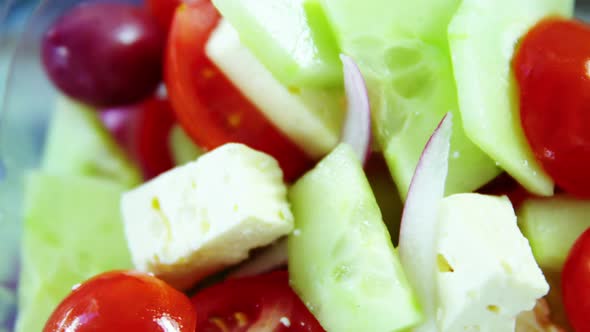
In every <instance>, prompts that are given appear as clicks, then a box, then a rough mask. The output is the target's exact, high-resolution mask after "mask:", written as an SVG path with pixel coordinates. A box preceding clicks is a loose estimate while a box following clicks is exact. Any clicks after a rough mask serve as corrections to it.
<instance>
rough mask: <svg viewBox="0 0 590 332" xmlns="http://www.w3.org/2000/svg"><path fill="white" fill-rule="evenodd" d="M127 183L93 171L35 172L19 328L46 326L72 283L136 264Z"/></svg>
mask: <svg viewBox="0 0 590 332" xmlns="http://www.w3.org/2000/svg"><path fill="white" fill-rule="evenodd" d="M124 190H125V188H124V187H123V186H121V185H119V184H116V183H113V182H112V181H106V180H99V179H94V178H90V177H76V176H63V175H47V174H44V173H33V174H31V175H30V177H29V178H28V182H27V186H26V200H25V210H24V225H23V243H22V252H21V263H22V271H21V275H20V281H19V289H18V293H19V294H18V297H19V299H18V300H19V312H18V320H17V327H16V331H18V332H32V331H41V330H42V329H43V325H44V324H45V321H46V320H47V319H48V318H49V315H50V314H51V312H52V311H53V310H54V309H55V307H56V306H57V305H58V304H59V302H60V301H61V300H62V299H63V298H64V297H65V296H66V295H67V294H68V293H69V292H70V290H71V289H72V286H74V285H76V284H77V283H80V282H82V281H84V280H86V279H88V278H90V277H92V276H94V275H96V274H99V273H101V272H105V271H109V270H115V269H128V268H131V258H130V255H129V251H128V249H127V241H126V240H125V235H124V232H123V223H122V222H121V217H120V213H119V198H120V196H121V193H122V192H123V191H124Z"/></svg>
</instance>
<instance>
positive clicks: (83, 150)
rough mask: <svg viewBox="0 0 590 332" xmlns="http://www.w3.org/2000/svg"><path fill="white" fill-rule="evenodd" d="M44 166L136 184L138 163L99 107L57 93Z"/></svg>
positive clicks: (70, 172) (64, 172) (63, 172)
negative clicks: (107, 125) (102, 117)
mask: <svg viewBox="0 0 590 332" xmlns="http://www.w3.org/2000/svg"><path fill="white" fill-rule="evenodd" d="M44 151H45V152H44V155H43V161H42V166H41V167H42V169H43V170H44V171H47V172H49V173H54V174H64V175H82V176H91V177H97V178H101V179H105V180H109V181H114V182H118V183H121V184H123V185H125V186H127V187H133V186H135V185H137V184H139V183H140V182H141V174H140V171H139V169H138V168H137V166H136V165H134V164H133V163H132V162H131V161H130V159H129V158H127V157H126V156H125V153H124V152H123V150H122V149H121V148H120V147H119V145H118V144H117V142H115V140H114V139H113V137H112V136H111V135H110V133H109V132H108V131H107V129H106V128H105V127H104V126H103V124H102V122H101V121H100V118H99V116H98V113H97V111H96V110H94V109H92V108H90V107H87V106H84V105H82V104H79V103H76V102H74V101H72V100H70V99H67V98H66V97H58V100H57V103H56V109H55V113H54V115H53V118H52V120H51V124H50V126H49V134H48V137H47V143H46V146H45V150H44Z"/></svg>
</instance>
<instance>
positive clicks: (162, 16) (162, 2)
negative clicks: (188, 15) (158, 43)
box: [147, 0, 182, 31]
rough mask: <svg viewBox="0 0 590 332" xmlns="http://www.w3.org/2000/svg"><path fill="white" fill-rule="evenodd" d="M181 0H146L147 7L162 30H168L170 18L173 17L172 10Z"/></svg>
mask: <svg viewBox="0 0 590 332" xmlns="http://www.w3.org/2000/svg"><path fill="white" fill-rule="evenodd" d="M181 2H182V1H181V0H147V8H148V10H149V12H150V13H151V14H152V16H154V17H155V19H156V21H157V22H158V25H160V27H161V28H162V29H164V31H168V29H169V28H170V24H172V18H174V12H175V11H176V8H178V6H179V5H180V3H181Z"/></svg>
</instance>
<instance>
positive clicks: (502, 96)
mask: <svg viewBox="0 0 590 332" xmlns="http://www.w3.org/2000/svg"><path fill="white" fill-rule="evenodd" d="M572 12H573V0H518V1H513V0H464V1H463V3H462V4H461V6H460V7H459V9H458V11H457V13H456V14H455V16H454V17H453V20H452V22H451V24H450V26H449V29H448V36H449V43H450V45H451V53H452V58H453V65H454V72H455V77H456V80H457V86H458V89H459V90H458V91H459V103H460V106H461V116H462V117H463V123H464V126H465V131H466V133H467V135H468V136H469V137H470V138H471V139H472V140H473V142H475V144H477V145H478V146H479V147H480V148H481V149H482V150H484V151H485V152H486V153H488V154H489V155H490V156H491V157H492V158H493V159H494V160H496V161H497V162H498V163H499V164H500V166H501V167H502V168H504V169H505V170H506V171H507V172H508V173H509V174H510V175H511V176H512V177H514V178H515V179H516V180H518V181H519V182H520V183H521V184H522V185H523V186H524V187H525V188H527V189H528V190H529V191H530V192H532V193H535V194H538V195H543V196H549V195H551V194H552V193H553V182H552V181H551V179H550V178H549V176H548V175H547V174H545V172H544V171H543V170H542V169H541V167H540V165H539V164H538V163H537V161H536V160H535V158H534V156H533V153H532V151H531V150H530V147H529V145H528V143H527V141H526V138H525V137H524V133H523V130H522V128H521V125H520V116H519V109H518V96H517V93H516V89H517V88H518V87H517V85H516V82H515V80H514V77H513V73H512V71H511V61H512V56H513V53H514V48H515V46H516V44H517V42H518V39H519V38H521V37H522V36H523V35H524V34H525V33H526V32H527V31H528V30H529V29H530V28H531V27H532V26H533V25H534V24H536V23H537V22H538V21H539V20H540V19H542V18H544V17H546V16H552V15H558V16H564V17H571V16H572Z"/></svg>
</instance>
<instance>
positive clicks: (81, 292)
mask: <svg viewBox="0 0 590 332" xmlns="http://www.w3.org/2000/svg"><path fill="white" fill-rule="evenodd" d="M195 326H196V315H195V311H194V309H193V307H192V305H191V302H190V300H189V299H188V298H187V297H186V295H184V294H183V293H181V292H179V291H177V290H175V289H174V288H172V287H171V286H169V285H168V284H166V283H165V282H163V281H161V280H159V279H157V278H155V277H153V276H150V275H147V274H141V273H137V272H122V271H115V272H108V273H105V274H101V275H99V276H96V277H94V278H92V279H90V280H88V281H87V282H85V283H84V284H82V285H81V286H80V287H78V288H77V289H75V290H73V291H72V292H71V293H70V295H69V296H68V297H66V298H65V299H64V300H63V301H62V302H61V304H60V305H59V306H58V307H57V309H55V311H54V312H53V314H52V315H51V317H50V318H49V320H48V321H47V324H46V325H45V328H44V329H43V332H111V331H127V332H163V331H170V330H171V329H173V330H174V331H178V332H195Z"/></svg>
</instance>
